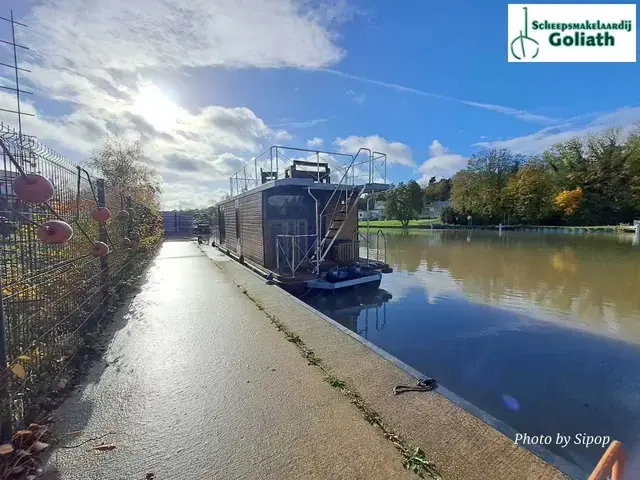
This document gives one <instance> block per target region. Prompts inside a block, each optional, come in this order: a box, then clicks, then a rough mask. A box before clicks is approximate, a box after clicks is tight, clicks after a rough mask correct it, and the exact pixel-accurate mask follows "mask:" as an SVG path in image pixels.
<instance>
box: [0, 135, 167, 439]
mask: <svg viewBox="0 0 640 480" xmlns="http://www.w3.org/2000/svg"><path fill="white" fill-rule="evenodd" d="M0 142H1V143H2V146H3V148H2V150H0V162H1V163H0V168H1V170H0V282H1V286H2V288H1V290H0V305H1V308H0V392H1V393H0V421H1V423H2V425H1V426H2V429H1V430H0V435H2V436H4V437H5V438H6V435H7V432H10V430H11V428H12V427H17V426H19V425H20V424H21V423H22V422H23V420H24V419H28V418H30V416H31V415H32V414H34V412H36V411H37V409H38V405H39V402H40V400H41V399H42V398H43V395H45V394H46V393H47V392H48V391H49V390H50V389H51V388H52V387H57V386H59V385H61V384H66V382H67V381H68V376H69V375H70V373H69V370H68V369H69V368H70V366H71V364H72V361H73V360H74V358H75V357H76V356H77V355H78V352H79V351H81V348H83V345H84V344H85V342H84V339H85V336H86V334H87V333H88V332H90V331H92V330H95V329H96V327H97V325H98V324H99V322H100V320H101V319H102V317H103V315H104V314H105V312H107V311H108V310H109V309H110V308H112V306H114V305H115V302H116V300H117V299H118V295H117V292H118V291H119V289H120V288H122V286H123V284H124V283H125V282H126V281H127V280H128V279H129V277H130V276H131V275H132V273H133V269H132V267H133V266H134V265H136V263H135V262H136V259H137V258H138V257H139V253H141V252H142V250H143V248H144V245H145V242H146V241H147V239H149V238H151V237H152V236H153V235H157V237H158V238H161V228H162V227H161V221H159V219H157V218H156V217H155V216H154V215H151V214H150V212H149V211H147V210H146V209H145V208H144V207H142V206H140V205H135V204H134V203H133V202H132V201H131V199H130V198H126V197H123V196H122V195H121V194H120V193H119V192H117V191H115V190H114V189H112V188H111V186H110V185H108V184H106V182H104V181H103V180H101V179H98V178H95V177H93V176H92V175H90V174H89V173H88V172H86V171H85V170H84V169H82V168H80V167H77V166H73V165H72V164H71V163H69V162H68V161H66V160H65V159H64V158H63V157H62V156H60V155H58V154H57V153H55V152H53V151H52V150H50V149H48V148H46V147H44V146H43V145H41V144H40V143H39V142H38V141H37V140H36V139H34V138H33V137H25V136H21V135H19V134H17V133H16V132H15V131H14V130H12V129H11V128H9V127H8V126H6V125H2V124H0ZM12 159H13V160H12ZM14 162H15V163H14ZM16 164H17V165H18V166H19V167H20V168H18V167H17V166H16ZM20 170H23V171H24V173H26V174H30V173H39V174H41V175H43V176H45V177H46V178H48V179H49V180H50V181H51V182H52V183H53V185H54V187H55V195H54V197H53V198H52V199H51V200H50V201H49V202H48V203H47V204H31V203H29V204H27V203H24V202H23V201H21V200H20V199H19V198H18V196H17V195H16V193H15V192H14V191H13V180H14V179H15V178H16V177H18V176H20V175H22V173H21V172H20ZM98 207H107V208H109V209H110V211H111V212H112V214H113V216H114V217H115V214H116V213H117V212H118V211H119V210H122V209H125V208H133V210H135V216H136V220H135V221H133V220H132V219H131V218H129V219H128V220H123V221H117V220H116V219H115V218H112V219H111V220H109V222H107V223H106V224H104V223H98V222H96V221H94V220H93V218H92V213H93V212H94V211H95V210H96V209H97V208H98ZM48 220H62V221H64V222H66V223H68V224H69V225H71V226H72V227H73V229H74V234H73V236H72V237H71V238H70V239H69V240H68V241H67V242H66V243H63V244H48V243H43V242H42V241H41V240H40V238H39V236H38V230H39V225H40V224H42V223H43V222H45V221H48ZM136 236H137V240H138V241H137V242H136V243H137V244H138V245H139V246H138V247H136V248H133V249H128V248H124V247H122V248H121V243H122V242H123V239H124V238H125V237H127V238H129V239H134V240H135V239H136ZM94 241H103V242H104V243H107V244H108V245H109V247H110V253H109V254H108V255H107V256H104V257H95V256H93V255H92V248H93V242H94Z"/></svg>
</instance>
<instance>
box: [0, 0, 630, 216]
mask: <svg viewBox="0 0 640 480" xmlns="http://www.w3.org/2000/svg"><path fill="white" fill-rule="evenodd" d="M132 3H135V5H130V4H129V2H127V1H126V0H113V1H111V2H102V1H98V0H40V1H38V2H26V3H25V2H24V1H23V0H21V1H18V0H9V5H8V7H5V10H7V11H6V12H3V16H7V15H8V9H9V8H14V13H15V15H16V17H17V18H19V19H21V20H22V21H24V22H25V23H27V24H29V28H28V29H22V30H21V29H19V30H18V39H19V41H21V42H23V43H25V44H28V45H29V46H30V47H31V48H32V50H33V52H27V53H26V54H25V55H23V57H22V62H23V63H24V64H25V65H26V66H28V67H29V68H30V69H31V70H33V73H31V74H25V75H24V81H25V82H26V84H28V85H29V86H30V87H31V88H33V89H34V91H35V92H36V95H34V96H33V97H30V98H29V99H28V100H27V102H28V103H27V104H26V105H25V108H27V109H29V110H30V111H32V112H33V113H36V116H35V117H34V118H29V119H27V120H25V131H26V133H29V134H33V135H36V136H38V137H39V138H40V139H41V140H42V141H43V143H46V144H48V145H51V146H53V147H54V148H56V149H58V150H59V151H61V152H62V153H64V154H65V155H67V156H69V157H70V158H72V159H73V160H74V161H82V160H83V159H84V158H86V156H87V155H88V153H89V152H90V151H91V149H93V148H96V147H98V146H99V145H100V142H101V140H102V139H103V138H104V136H105V135H106V134H107V133H108V132H110V131H113V129H114V128H115V126H117V128H118V130H119V131H120V132H121V134H124V135H126V136H130V137H131V138H136V137H139V138H141V140H142V142H143V144H144V146H145V151H146V153H147V154H148V156H149V162H150V163H151V164H153V165H154V166H155V167H156V168H157V170H158V171H159V173H160V174H161V176H162V178H163V188H164V194H163V203H164V206H165V207H168V208H177V207H180V206H182V207H185V208H186V207H193V206H206V205H208V204H210V203H212V202H214V201H215V200H216V199H218V198H220V197H221V195H222V194H223V193H224V192H225V191H226V189H227V186H228V180H227V178H228V176H229V174H230V173H231V172H232V171H233V170H234V169H235V168H237V167H238V166H239V165H241V164H242V162H243V161H244V160H245V159H249V158H251V156H252V155H255V154H256V153H257V152H259V151H260V149H262V148H264V147H267V146H269V145H271V144H275V143H279V144H283V143H284V144H288V145H293V146H299V147H305V146H306V145H307V144H308V142H310V141H311V142H312V143H311V144H312V145H319V144H320V142H321V141H322V145H323V148H325V149H327V150H345V151H347V150H357V148H358V147H359V146H373V147H375V148H376V149H378V150H381V151H386V152H387V154H388V155H389V160H388V161H389V169H388V174H389V178H390V180H391V181H400V180H408V179H410V178H414V179H418V180H419V179H426V178H428V177H429V176H431V175H435V176H438V177H440V176H449V175H451V174H453V173H454V172H455V171H456V170H457V169H459V168H462V167H464V165H465V162H466V158H467V157H468V156H469V155H471V154H472V153H473V152H474V151H477V150H478V149H479V148H483V147H493V146H495V147H503V146H504V147H508V148H512V149H514V150H515V151H517V152H520V153H526V154H535V153H539V152H540V151H542V150H543V149H544V148H546V147H548V146H550V145H552V144H553V143H554V142H556V141H558V140H563V139H566V138H569V137H571V136H573V135H581V134H585V133H587V132H597V131H599V130H603V129H605V128H608V127H614V126H619V127H623V128H630V126H631V125H632V124H633V123H634V122H636V121H637V120H638V119H640V95H639V94H638V89H637V79H638V78H640V68H639V67H638V65H637V64H635V63H633V64H632V63H629V64H597V63H594V64H586V63H584V64H580V63H566V64H560V63H556V64H552V63H550V64H540V63H527V64H514V63H508V62H507V58H506V57H507V56H506V52H507V48H506V47H507V38H506V37H507V34H506V31H507V25H506V19H507V3H504V2H497V1H491V2H418V1H408V2H388V1H375V2H364V1H359V2H353V1H347V0H337V1H329V2H322V3H320V2H314V1H311V2H310V1H306V0H305V1H301V0H300V1H298V0H217V1H208V2H205V1H195V0H194V1H178V0H164V1H162V2H156V1H155V0H138V1H136V2H132ZM563 3H566V2H563ZM582 3H584V2H582ZM593 3H599V2H593ZM7 34H8V32H7V30H6V27H3V28H2V29H0V38H6V35H7ZM8 55H9V52H7V51H6V50H0V56H1V57H2V58H0V61H4V62H5V63H9V62H8V61H7V60H10V58H9V57H8ZM6 73H7V72H5V74H6ZM12 102H14V99H13V98H12V97H11V96H10V95H9V94H8V93H1V94H0V107H3V108H12V107H13V104H12ZM0 120H4V121H5V122H8V123H11V124H15V123H16V122H15V119H14V118H11V116H10V115H4V116H2V118H1V119H0ZM314 139H316V140H315V141H314ZM319 139H321V140H319Z"/></svg>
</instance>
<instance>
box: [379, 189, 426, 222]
mask: <svg viewBox="0 0 640 480" xmlns="http://www.w3.org/2000/svg"><path fill="white" fill-rule="evenodd" d="M385 197H386V200H385V213H386V215H387V217H388V218H392V219H395V220H400V222H402V225H404V226H405V227H406V226H407V225H408V224H409V222H410V221H411V220H413V219H415V218H416V217H417V216H418V214H419V213H420V212H421V211H422V189H421V188H420V185H418V184H417V183H416V182H415V181H414V180H411V181H409V183H407V184H406V185H405V184H404V183H400V184H398V186H397V187H395V188H393V189H391V190H389V191H387V194H386V196H385Z"/></svg>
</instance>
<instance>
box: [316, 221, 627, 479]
mask: <svg viewBox="0 0 640 480" xmlns="http://www.w3.org/2000/svg"><path fill="white" fill-rule="evenodd" d="M385 233H386V235H387V238H388V244H387V262H388V263H389V264H390V265H391V266H392V267H393V268H394V273H392V274H388V275H385V276H384V278H383V281H382V285H381V289H382V290H381V291H379V292H376V293H375V295H370V294H368V295H367V294H365V295H362V294H361V295H355V294H349V295H341V296H339V297H338V298H337V299H336V300H331V299H326V298H325V299H313V300H310V303H312V304H313V305H314V306H316V308H318V309H319V310H321V311H323V312H324V313H325V314H327V315H328V316H330V317H332V318H334V319H335V320H337V321H339V322H340V323H342V324H344V325H345V326H347V327H348V328H350V329H352V330H354V331H356V332H357V333H359V334H360V335H362V336H363V337H365V338H367V339H368V340H369V341H371V342H372V343H374V344H375V345H377V346H379V347H381V348H382V349H384V350H386V351H387V352H389V353H391V354H392V355H394V356H396V357H397V358H399V359H401V360H402V361H404V362H405V363H407V364H409V365H411V366H412V367H414V368H416V369H418V370H419V371H421V372H423V373H424V374H426V375H429V376H431V377H434V378H436V379H437V380H438V382H439V383H440V384H441V385H443V386H445V387H447V388H448V389H449V390H452V391H453V392H455V393H456V394H458V395H460V396H462V397H463V398H465V399H466V400H468V401H470V402H472V403H473V404H475V405H476V406H478V407H479V408H481V409H483V410H485V411H486V412H488V413H489V414H491V415H493V416H494V417H496V418H497V419H499V420H501V421H503V422H505V423H506V424H508V425H510V426H511V427H513V428H514V429H516V430H517V431H518V432H522V433H527V434H529V435H540V434H544V435H552V436H553V443H552V444H551V445H548V446H547V448H549V449H550V450H552V451H553V452H555V453H556V454H558V455H561V456H562V457H564V458H565V459H567V460H568V461H570V462H573V463H575V464H577V465H579V466H580V467H582V468H583V469H584V470H585V471H590V470H592V469H593V467H594V466H595V464H596V463H597V461H598V460H599V458H600V457H601V456H602V454H603V449H602V448H594V447H593V446H591V447H590V448H585V447H584V446H583V445H574V444H573V443H570V444H569V445H568V446H567V447H566V448H562V447H560V446H558V445H555V441H556V438H557V437H556V436H557V434H558V433H560V434H562V435H571V436H572V442H573V441H574V439H575V437H573V436H574V435H576V434H579V433H586V434H588V435H607V436H610V437H611V438H612V439H617V440H620V441H622V442H623V443H624V445H625V447H626V450H627V452H628V454H629V455H630V456H633V455H640V248H639V247H638V246H634V245H633V244H632V236H631V235H613V234H609V235H602V234H600V235H597V234H589V235H585V234H577V235H576V234H573V235H572V234H557V233H553V234H543V233H523V232H504V233H503V234H502V235H499V234H498V233H497V232H480V231H474V232H471V233H470V234H468V233H467V232H466V231H410V232H401V231H389V232H385ZM373 241H375V238H373ZM363 253H364V252H363ZM383 253H384V252H383V251H380V252H379V254H380V255H381V256H382V254H383ZM373 256H374V257H375V253H374V254H373Z"/></svg>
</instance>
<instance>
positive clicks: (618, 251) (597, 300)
mask: <svg viewBox="0 0 640 480" xmlns="http://www.w3.org/2000/svg"><path fill="white" fill-rule="evenodd" d="M387 238H388V246H387V261H388V263H390V264H391V265H392V266H393V267H394V269H396V270H397V271H399V272H400V273H401V274H402V273H407V272H409V273H413V274H414V275H412V276H411V281H410V282H403V281H402V279H400V281H399V282H397V280H396V279H395V278H392V277H393V276H391V277H390V276H387V277H385V280H389V282H390V284H392V285H394V286H393V287H390V286H389V285H387V284H386V282H385V288H388V289H389V290H390V291H391V292H392V293H393V294H394V296H395V297H396V300H399V299H400V297H402V295H403V293H404V291H405V290H406V289H407V288H424V289H425V290H426V291H427V295H429V297H430V298H432V300H433V299H434V297H437V296H439V295H443V294H444V295H458V296H466V297H467V298H470V299H472V300H474V301H479V302H483V303H487V304H492V305H498V306H500V307H502V308H507V309H511V310H515V311H518V312H529V313H530V314H533V315H534V316H536V317H538V318H542V319H545V320H551V321H555V322H560V323H564V324H568V325H572V326H577V327H582V328H588V329H591V330H593V331H596V332H598V333H605V334H608V335H613V336H615V337H618V338H624V339H625V340H627V341H633V342H636V343H640V321H639V320H640V294H639V293H640V250H639V249H638V248H637V247H634V246H633V244H632V238H633V236H632V235H629V234H625V235H620V236H618V235H558V234H539V233H520V232H503V234H502V236H500V235H499V234H498V232H485V231H476V232H471V233H467V232H465V231H435V232H429V231H427V232H420V231H417V232H416V231H412V232H404V233H400V232H398V233H391V234H387ZM373 240H374V241H375V238H374V239H373Z"/></svg>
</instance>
